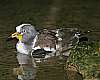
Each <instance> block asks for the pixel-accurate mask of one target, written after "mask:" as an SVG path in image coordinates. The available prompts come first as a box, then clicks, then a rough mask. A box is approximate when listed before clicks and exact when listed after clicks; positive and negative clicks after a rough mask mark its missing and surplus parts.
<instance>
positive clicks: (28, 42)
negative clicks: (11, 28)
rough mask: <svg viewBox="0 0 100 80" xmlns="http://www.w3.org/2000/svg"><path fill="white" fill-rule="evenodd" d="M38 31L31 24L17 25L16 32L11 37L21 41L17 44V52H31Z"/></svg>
mask: <svg viewBox="0 0 100 80" xmlns="http://www.w3.org/2000/svg"><path fill="white" fill-rule="evenodd" d="M36 35H37V31H36V30H35V28H34V26H32V25H31V24H21V25H19V26H17V27H16V32H15V33H13V34H12V35H11V38H17V39H18V40H19V41H18V42H17V44H16V49H17V52H19V53H22V54H29V52H30V51H31V50H32V46H33V44H32V43H33V41H34V38H35V37H36Z"/></svg>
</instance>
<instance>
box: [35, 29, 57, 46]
mask: <svg viewBox="0 0 100 80" xmlns="http://www.w3.org/2000/svg"><path fill="white" fill-rule="evenodd" d="M56 43H57V40H56V37H55V35H52V34H50V32H49V31H43V32H41V33H40V34H39V35H38V40H37V42H36V45H35V46H40V47H41V48H43V47H50V48H56Z"/></svg>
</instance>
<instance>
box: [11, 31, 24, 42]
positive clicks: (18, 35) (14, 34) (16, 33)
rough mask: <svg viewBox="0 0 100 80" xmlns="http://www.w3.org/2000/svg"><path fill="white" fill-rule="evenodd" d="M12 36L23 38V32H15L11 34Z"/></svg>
mask: <svg viewBox="0 0 100 80" xmlns="http://www.w3.org/2000/svg"><path fill="white" fill-rule="evenodd" d="M11 38H17V39H19V40H22V34H20V33H18V32H15V33H13V34H12V35H11Z"/></svg>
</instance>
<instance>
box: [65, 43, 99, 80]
mask: <svg viewBox="0 0 100 80" xmlns="http://www.w3.org/2000/svg"><path fill="white" fill-rule="evenodd" d="M67 64H68V65H71V64H73V65H74V66H75V65H76V67H77V71H79V72H80V73H81V74H82V75H83V77H84V78H86V79H91V80H92V79H94V78H100V41H92V42H82V43H79V44H77V45H75V46H74V47H73V48H72V50H71V54H70V56H69V58H68V61H67ZM68 65H67V66H68Z"/></svg>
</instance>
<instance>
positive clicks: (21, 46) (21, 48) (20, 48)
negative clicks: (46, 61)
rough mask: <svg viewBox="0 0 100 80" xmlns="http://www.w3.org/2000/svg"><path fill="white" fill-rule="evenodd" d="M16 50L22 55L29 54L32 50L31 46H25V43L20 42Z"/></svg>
mask: <svg viewBox="0 0 100 80" xmlns="http://www.w3.org/2000/svg"><path fill="white" fill-rule="evenodd" d="M16 49H17V51H18V52H19V53H22V54H29V52H30V50H31V46H29V45H25V44H24V43H21V42H18V43H17V44H16Z"/></svg>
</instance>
